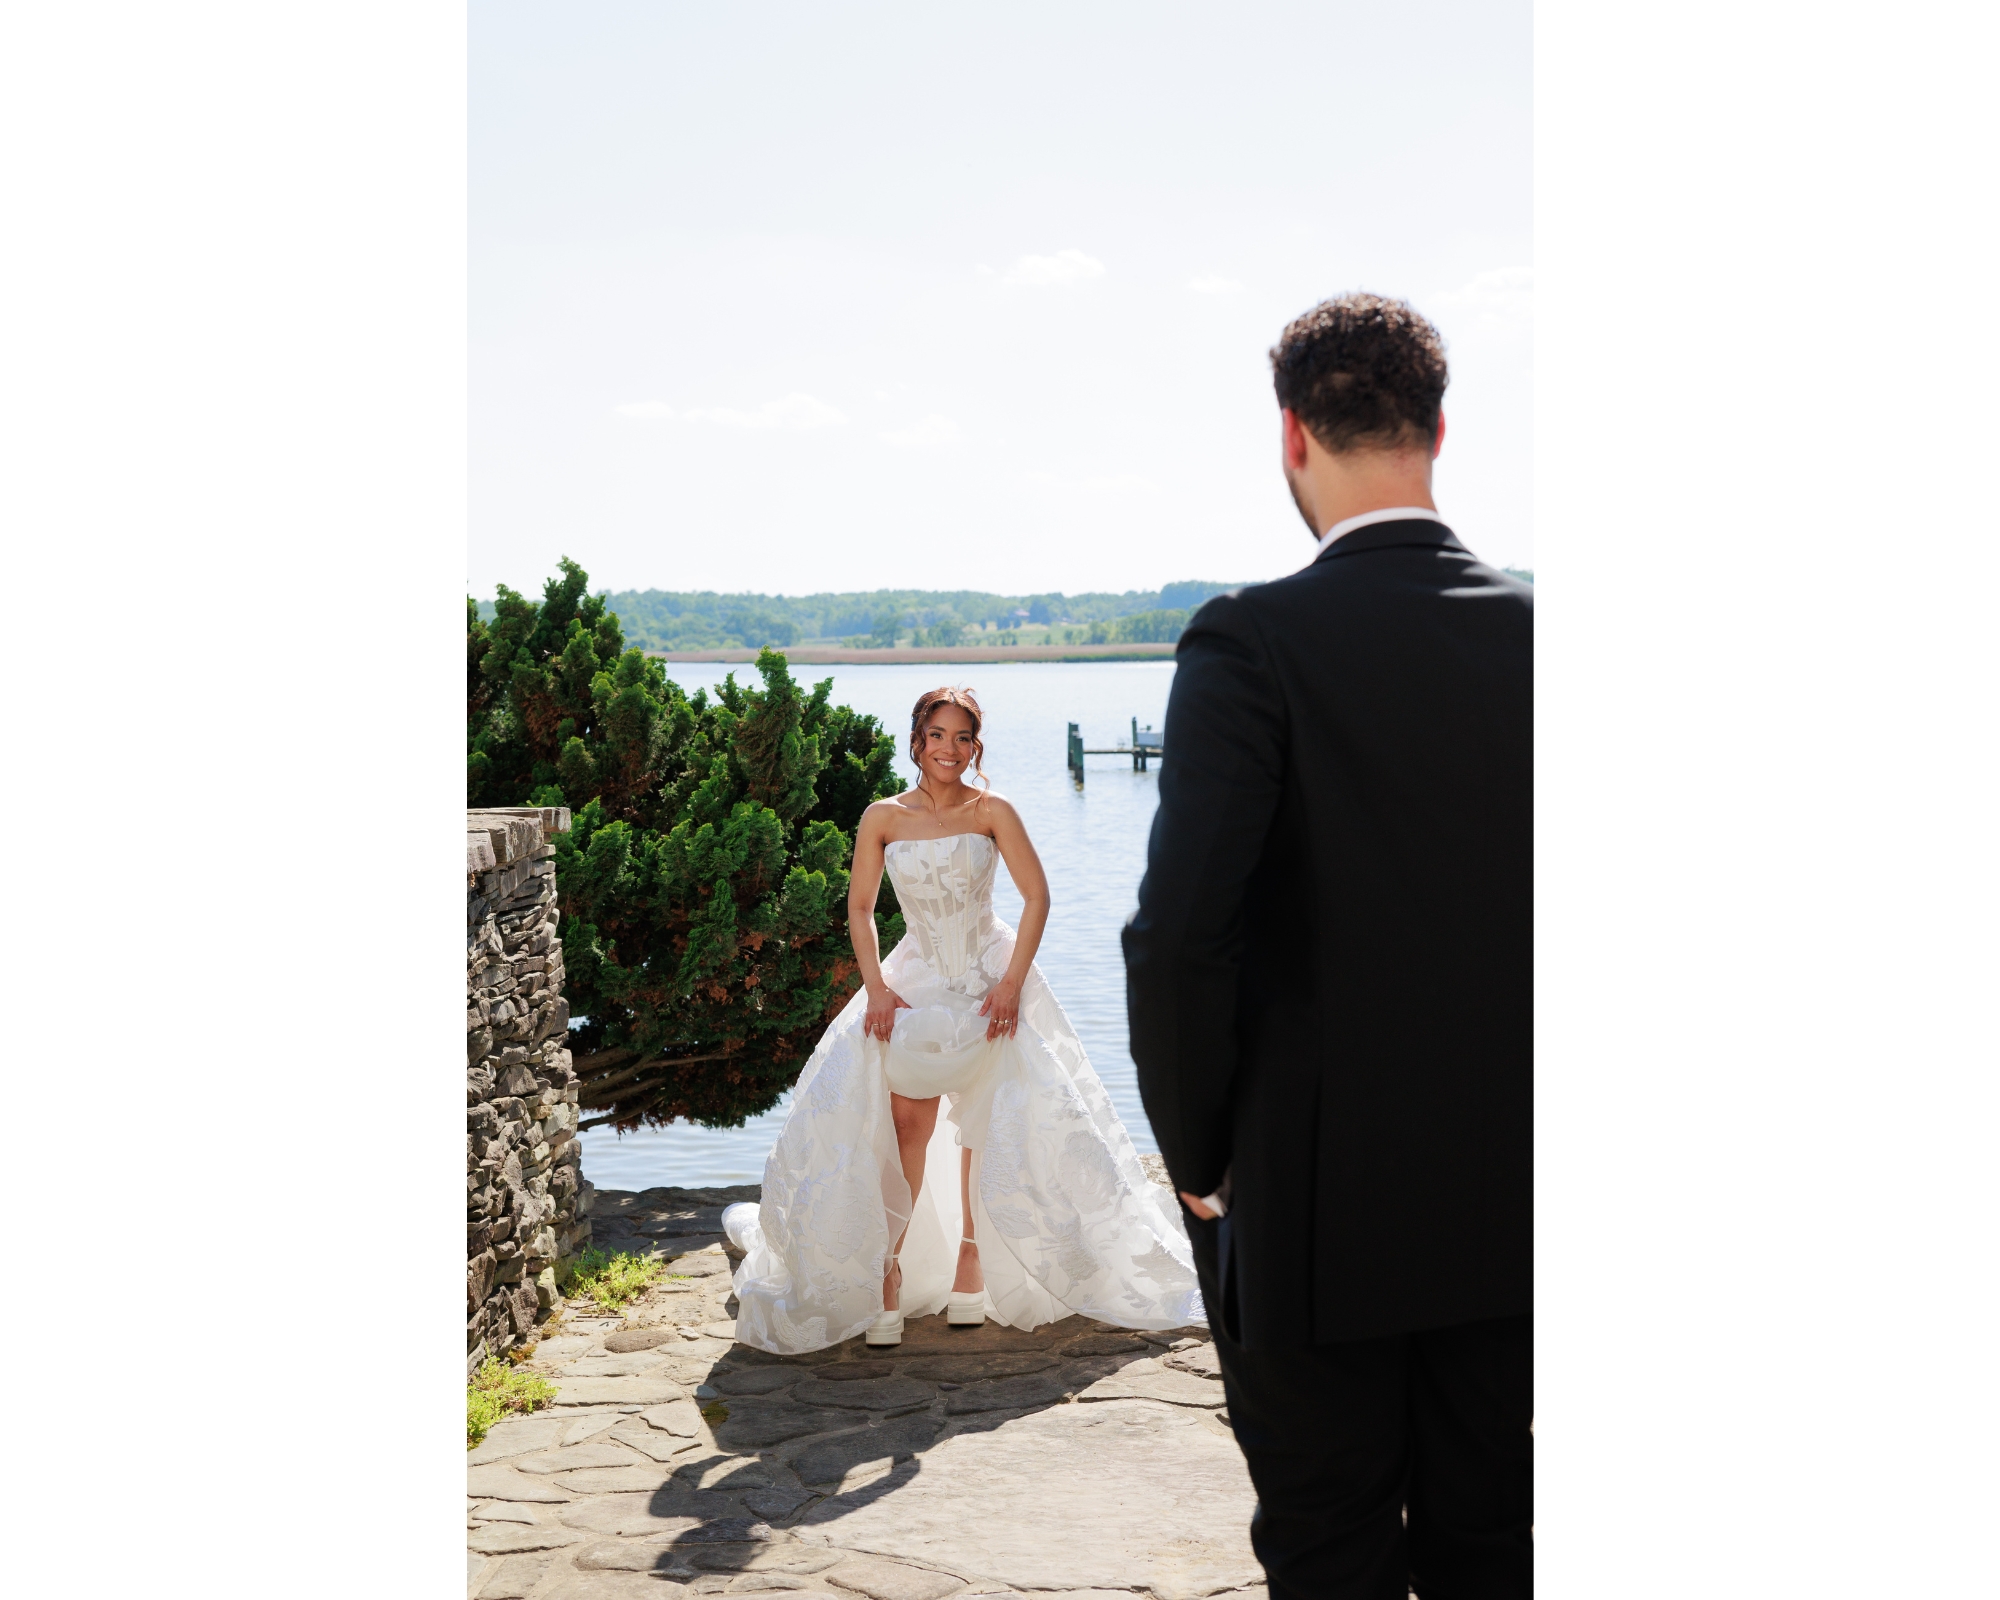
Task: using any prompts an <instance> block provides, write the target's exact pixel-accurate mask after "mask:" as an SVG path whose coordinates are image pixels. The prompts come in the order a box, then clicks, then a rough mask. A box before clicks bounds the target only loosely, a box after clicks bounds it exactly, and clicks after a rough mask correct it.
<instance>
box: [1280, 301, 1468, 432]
mask: <svg viewBox="0 0 2000 1600" xmlns="http://www.w3.org/2000/svg"><path fill="white" fill-rule="evenodd" d="M1271 375H1272V379H1273V381H1274V383H1275V384H1276V387H1277V390H1278V404H1279V405H1281V406H1283V407H1284V408H1285V409H1286V410H1288V411H1290V412H1291V413H1292V414H1293V415H1294V416H1296V417H1297V418H1298V419H1299V421H1300V422H1302V423H1304V424H1305V426H1306V430H1307V432H1309V433H1311V435H1312V436H1313V437H1314V438H1315V439H1317V440H1318V441H1319V442H1320V443H1321V444H1322V445H1323V446H1324V447H1325V448H1326V449H1328V450H1334V451H1339V450H1357V449H1376V450H1382V449H1389V450H1397V449H1408V448H1410V447H1413V446H1421V447H1422V448H1424V449H1426V450H1428V449H1431V448H1432V447H1433V446H1435V445H1436V444H1437V421H1438V408H1439V407H1440V406H1441V405H1442V404H1443V403H1444V390H1445V385H1446V384H1447V383H1448V382H1450V374H1449V373H1448V372H1447V371H1446V368H1445V360H1444V340H1443V339H1441V338H1439V337H1438V331H1437V329H1436V328H1434V327H1432V326H1431V325H1430V323H1429V322H1427V321H1426V320H1425V319H1424V318H1423V317H1421V316H1419V315H1418V314H1417V312H1416V310H1415V309H1414V308H1413V307H1412V306H1411V305H1410V303H1409V302H1408V301H1407V300H1390V299H1387V298H1385V297H1384V296H1382V295H1379V294H1362V293H1358V292H1357V293H1355V294H1343V295H1339V296H1336V297H1335V298H1334V299H1332V300H1322V301H1321V302H1320V303H1319V304H1318V305H1316V306H1314V307H1313V308H1312V310H1310V311H1308V312H1307V313H1306V314H1305V315H1304V316H1302V317H1299V318H1297V319H1295V320H1294V321H1293V322H1292V323H1291V324H1290V325H1289V326H1287V327H1286V329H1285V331H1284V332H1283V333H1281V334H1280V335H1279V336H1278V342H1277V344H1276V345H1274V346H1273V347H1272V349H1271Z"/></svg>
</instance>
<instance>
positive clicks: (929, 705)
mask: <svg viewBox="0 0 2000 1600" xmlns="http://www.w3.org/2000/svg"><path fill="white" fill-rule="evenodd" d="M939 706H957V707H958V709H959V710H961V711H963V712H964V713H965V714H966V715H967V716H968V717H970V718H972V775H973V777H975V778H977V779H978V780H979V781H980V782H981V783H986V773H985V770H984V769H983V768H982V767H981V766H980V764H979V763H980V758H981V757H983V756H984V755H985V754H986V746H985V745H984V744H983V743H981V742H980V738H979V724H980V720H981V719H980V715H979V702H978V700H977V699H975V698H974V697H973V693H972V691H971V690H970V689H927V690H925V691H924V692H923V693H922V694H920V695H918V696H917V708H916V710H914V711H912V712H911V713H910V761H911V764H912V765H914V766H915V767H916V769H917V770H918V771H919V772H922V771H923V770H924V763H923V754H924V726H925V724H926V723H928V722H929V721H930V720H931V713H932V712H934V711H936V710H937V708H938V707H939ZM987 786H988V787H989V788H990V787H991V785H990V784H988V785H987Z"/></svg>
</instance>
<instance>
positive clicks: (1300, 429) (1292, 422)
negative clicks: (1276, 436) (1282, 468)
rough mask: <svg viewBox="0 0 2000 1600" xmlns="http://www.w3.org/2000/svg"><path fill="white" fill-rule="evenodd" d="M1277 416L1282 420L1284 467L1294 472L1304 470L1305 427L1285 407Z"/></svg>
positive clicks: (1296, 416) (1287, 407)
mask: <svg viewBox="0 0 2000 1600" xmlns="http://www.w3.org/2000/svg"><path fill="white" fill-rule="evenodd" d="M1278 415H1279V416H1280V417H1281V418H1283V419H1284V423H1283V436H1284V452H1285V465H1286V466H1287V467H1289V468H1291V470H1292V471H1294V472H1304V471H1305V470H1306V425H1305V424H1304V423H1303V422H1301V421H1299V414H1298V413H1297V412H1296V411H1294V410H1292V409H1291V407H1289V406H1286V407H1284V408H1282V409H1281V410H1280V411H1279V412H1278Z"/></svg>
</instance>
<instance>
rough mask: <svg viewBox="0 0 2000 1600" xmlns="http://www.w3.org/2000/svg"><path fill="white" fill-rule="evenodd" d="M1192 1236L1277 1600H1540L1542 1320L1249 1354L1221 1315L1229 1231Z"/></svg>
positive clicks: (1260, 1545)
mask: <svg viewBox="0 0 2000 1600" xmlns="http://www.w3.org/2000/svg"><path fill="white" fill-rule="evenodd" d="M1188 1231H1189V1234H1190V1236H1191V1238H1192V1241H1193V1243H1194V1247H1195V1250H1194V1253H1195V1264H1196V1266H1197V1267H1198V1268H1199V1269H1200V1272H1201V1288H1202V1295H1203V1298H1204V1299H1205V1300H1206V1301H1207V1303H1208V1306H1209V1307H1210V1312H1209V1322H1210V1328H1211V1331H1212V1332H1213V1334H1214V1337H1215V1346H1216V1352H1217V1354H1218V1355H1219V1356H1220V1357H1221V1360H1222V1381H1223V1387H1224V1390H1225V1392H1226V1393H1227V1395H1228V1397H1229V1420H1230V1423H1231V1425H1232V1426H1233V1427H1234V1428H1235V1431H1236V1440H1237V1443H1238V1444H1239V1445H1241V1446H1242V1448H1243V1455H1244V1459H1245V1460H1246V1461H1247V1462H1248V1463H1249V1467H1250V1481H1251V1482H1252V1483H1253V1484H1254V1485H1255V1486H1256V1489H1257V1511H1256V1514H1255V1515H1254V1516H1253V1517H1252V1518H1251V1520H1250V1542H1251V1544H1252V1545H1253V1546H1254V1548H1255V1549H1256V1552H1257V1559H1258V1560H1259V1561H1261V1562H1262V1563H1263V1565H1264V1573H1265V1577H1266V1579H1267V1580H1268V1582H1269V1584H1270V1592H1271V1600H1406V1597H1407V1596H1408V1594H1409V1593H1410V1591H1412V1590H1414V1591H1415V1592H1416V1594H1417V1596H1418V1600H1527V1597H1528V1596H1530V1595H1532V1594H1533V1592H1534V1552H1533V1545H1532V1541H1531V1533H1530V1529H1531V1525H1532V1523H1533V1518H1534V1467H1533V1455H1532V1444H1533V1440H1532V1436H1531V1434H1530V1432H1529V1427H1530V1423H1531V1422H1532V1420H1533V1417H1534V1328H1533V1319H1532V1318H1529V1317H1508V1318H1504V1319H1501V1320H1498V1321H1492V1322H1469V1323H1462V1324H1460V1325H1459V1326H1457V1327H1451V1328H1435V1329H1429V1330H1426V1331H1424V1332H1421V1333H1399V1334H1392V1335H1390V1336H1389V1337H1387V1338H1381V1339H1361V1340H1355V1341H1353V1342H1351V1343H1342V1344H1324V1345H1300V1346H1297V1347H1294V1348H1291V1349H1282V1350H1266V1349H1261V1348H1260V1349H1254V1350H1251V1349H1245V1348H1244V1347H1243V1346H1242V1345H1240V1344H1237V1343H1236V1342H1235V1341H1234V1340H1232V1339H1231V1338H1230V1337H1229V1336H1228V1334H1227V1332H1226V1331H1225V1330H1224V1320H1225V1319H1224V1317H1223V1316H1222V1315H1219V1314H1218V1312H1219V1310H1220V1308H1221V1307H1222V1306H1223V1300H1222V1296H1221V1294H1220V1292H1218V1290H1219V1286H1218V1285H1217V1283H1216V1272H1215V1267H1216V1232H1217V1229H1216V1224H1214V1223H1204V1222H1201V1221H1199V1220H1197V1219H1195V1218H1192V1217H1190V1218H1188ZM1229 1320H1231V1321H1233V1320H1234V1319H1229ZM1406 1512H1407V1514H1408V1515H1407V1523H1406V1521H1405V1513H1406Z"/></svg>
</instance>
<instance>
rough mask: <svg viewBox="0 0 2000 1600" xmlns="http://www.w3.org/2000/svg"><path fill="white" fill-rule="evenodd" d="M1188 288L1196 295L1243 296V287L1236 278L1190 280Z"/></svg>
mask: <svg viewBox="0 0 2000 1600" xmlns="http://www.w3.org/2000/svg"><path fill="white" fill-rule="evenodd" d="M1187 286H1188V287H1189V288H1190V289H1192V290H1194V292H1195V293H1196V294H1241V293H1242V292H1243V285H1242V284H1241V283H1239V282H1237V281H1236V279H1234V278H1218V277H1215V276H1213V275H1212V274H1211V275H1210V276H1207V277H1201V278H1190V279H1188V283H1187Z"/></svg>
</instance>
